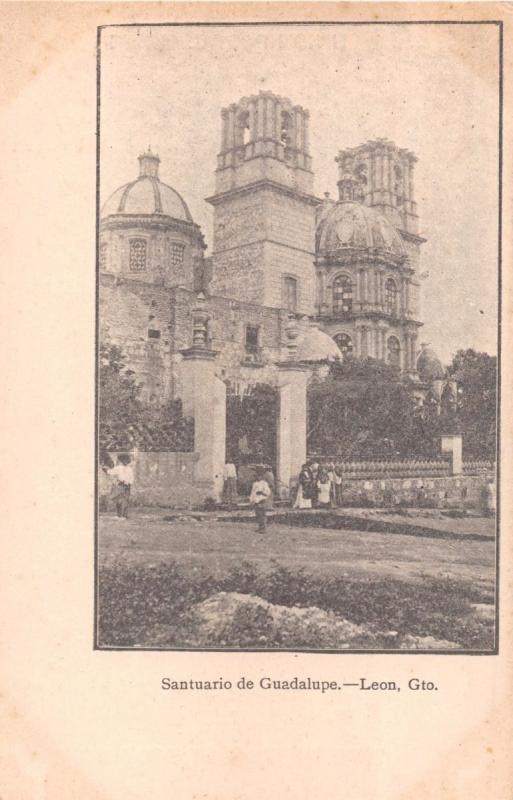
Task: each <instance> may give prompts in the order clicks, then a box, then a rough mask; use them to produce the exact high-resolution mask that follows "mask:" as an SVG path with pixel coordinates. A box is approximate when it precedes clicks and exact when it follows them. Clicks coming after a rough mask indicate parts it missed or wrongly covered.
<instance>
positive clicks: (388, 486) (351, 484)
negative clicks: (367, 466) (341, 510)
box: [342, 472, 493, 509]
mask: <svg viewBox="0 0 513 800" xmlns="http://www.w3.org/2000/svg"><path fill="white" fill-rule="evenodd" d="M490 477H493V473H492V472H489V473H487V474H482V475H458V476H446V477H434V478H383V479H381V480H344V479H343V481H342V504H343V505H344V506H366V507H373V506H374V507H381V508H383V507H387V506H388V507H393V506H413V507H424V508H461V507H463V506H465V507H468V508H476V509H477V508H483V507H484V504H485V487H486V484H487V483H488V479H489V478H490Z"/></svg>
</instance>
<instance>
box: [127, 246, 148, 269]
mask: <svg viewBox="0 0 513 800" xmlns="http://www.w3.org/2000/svg"><path fill="white" fill-rule="evenodd" d="M146 246H147V245H146V239H130V271H131V272H143V271H144V270H145V269H146Z"/></svg>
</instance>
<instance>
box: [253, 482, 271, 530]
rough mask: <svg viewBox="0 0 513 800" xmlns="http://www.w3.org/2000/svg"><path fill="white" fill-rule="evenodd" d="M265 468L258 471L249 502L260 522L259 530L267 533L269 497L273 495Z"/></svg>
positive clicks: (258, 522)
mask: <svg viewBox="0 0 513 800" xmlns="http://www.w3.org/2000/svg"><path fill="white" fill-rule="evenodd" d="M264 473H265V468H263V467H259V468H258V469H257V471H256V480H255V481H254V483H253V486H252V487H251V494H250V496H249V502H250V503H251V505H252V506H253V509H254V511H255V517H256V521H257V524H258V532H259V533H265V532H266V531H267V526H266V512H267V505H268V502H269V497H270V496H271V489H270V488H269V484H268V483H267V481H266V480H265V478H264Z"/></svg>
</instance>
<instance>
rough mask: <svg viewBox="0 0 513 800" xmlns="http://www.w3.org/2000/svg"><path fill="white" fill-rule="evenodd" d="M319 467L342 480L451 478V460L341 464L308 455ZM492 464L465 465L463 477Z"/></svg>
mask: <svg viewBox="0 0 513 800" xmlns="http://www.w3.org/2000/svg"><path fill="white" fill-rule="evenodd" d="M309 458H310V459H313V458H316V459H317V460H318V461H319V462H320V463H322V464H330V465H333V466H335V467H338V469H339V470H340V473H341V475H342V477H343V478H345V479H346V480H379V479H383V478H424V477H426V478H443V477H446V476H448V475H450V474H451V458H450V455H449V454H448V455H447V456H440V457H439V458H425V459H423V458H405V459H398V458H383V457H381V458H371V459H367V460H365V461H356V460H355V461H352V460H347V461H342V460H341V459H340V456H329V455H328V456H326V455H324V454H323V455H322V456H321V455H320V454H314V453H312V454H311V455H310V456H309ZM494 467H495V465H494V463H493V462H492V461H465V462H464V463H463V474H464V475H482V474H484V473H488V472H491V471H493V470H494Z"/></svg>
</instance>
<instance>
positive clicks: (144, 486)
mask: <svg viewBox="0 0 513 800" xmlns="http://www.w3.org/2000/svg"><path fill="white" fill-rule="evenodd" d="M110 455H111V456H112V458H113V460H114V461H115V460H116V456H117V453H111V454H110ZM130 455H131V458H132V466H133V468H134V485H133V487H132V492H131V499H132V503H133V504H134V505H140V506H171V507H174V508H189V507H191V506H195V505H199V504H201V503H202V502H203V500H204V499H205V497H206V496H208V495H209V493H211V492H209V489H210V487H209V486H205V485H203V484H202V483H201V482H199V481H197V480H195V477H194V468H195V464H196V461H197V460H198V454H197V453H143V452H135V453H131V454H130ZM112 485H113V481H112V479H109V478H108V477H107V476H106V475H105V473H104V472H103V470H101V469H100V481H99V495H100V509H101V510H103V509H106V508H108V507H109V506H112V502H111V500H110V499H109V498H110V495H111V491H112Z"/></svg>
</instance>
